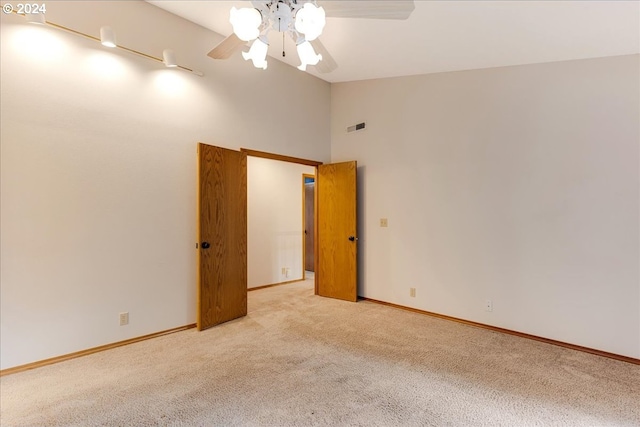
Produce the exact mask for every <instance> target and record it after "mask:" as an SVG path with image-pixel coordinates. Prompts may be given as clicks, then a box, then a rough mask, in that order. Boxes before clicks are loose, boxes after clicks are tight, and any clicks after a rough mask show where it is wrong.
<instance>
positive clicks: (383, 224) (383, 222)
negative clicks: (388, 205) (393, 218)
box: [380, 218, 389, 227]
mask: <svg viewBox="0 0 640 427" xmlns="http://www.w3.org/2000/svg"><path fill="white" fill-rule="evenodd" d="M388 226H389V221H388V220H387V218H380V227H388Z"/></svg>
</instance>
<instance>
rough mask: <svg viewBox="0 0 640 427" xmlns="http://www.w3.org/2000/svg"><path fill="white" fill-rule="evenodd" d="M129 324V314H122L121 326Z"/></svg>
mask: <svg viewBox="0 0 640 427" xmlns="http://www.w3.org/2000/svg"><path fill="white" fill-rule="evenodd" d="M128 324H129V312H128V311H127V312H125V313H120V326H124V325H128Z"/></svg>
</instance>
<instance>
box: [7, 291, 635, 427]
mask: <svg viewBox="0 0 640 427" xmlns="http://www.w3.org/2000/svg"><path fill="white" fill-rule="evenodd" d="M0 404H1V412H0V420H1V424H2V426H38V427H44V426H157V425H162V426H218V425H220V426H232V425H242V426H289V425H292V426H294V425H295V426H306V425H336V426H341V425H361V426H375V425H379V426H411V425H416V426H418V425H419V426H483V425H484V426H639V425H640V367H639V366H636V365H632V364H628V363H624V362H618V361H615V360H610V359H606V358H602V357H598V356H594V355H589V354H585V353H580V352H576V351H573V350H568V349H564V348H560V347H556V346H552V345H548V344H544V343H540V342H536V341H530V340H526V339H522V338H518V337H514V336H509V335H503V334H500V333H497V332H492V331H488V330H484V329H478V328H474V327H470V326H465V325H460V324H457V323H453V322H449V321H446V320H441V319H436V318H432V317H428V316H424V315H420V314H416V313H411V312H406V311H402V310H398V309H395V308H390V307H385V306H380V305H377V304H373V303H369V302H359V303H356V304H354V303H348V302H342V301H336V300H331V299H326V298H321V297H316V296H314V295H313V289H312V284H311V282H310V281H307V282H300V283H295V284H291V285H286V286H279V287H273V288H267V289H263V290H258V291H254V292H250V293H249V315H248V316H247V317H246V318H243V319H239V320H236V321H232V322H229V323H226V324H224V325H221V326H219V327H216V328H213V329H210V330H208V331H205V332H197V331H195V330H193V329H192V330H189V331H185V332H179V333H176V334H172V335H167V336H163V337H160V338H156V339H153V340H148V341H144V342H141V343H137V344H133V345H129V346H125V347H120V348H117V349H114V350H110V351H107V352H102V353H98V354H94V355H91V356H86V357H82V358H78V359H74V360H71V361H67V362H63V363H59V364H56V365H51V366H47V367H43V368H40V369H35V370H31V371H27V372H23V373H19V374H14V375H9V376H6V377H3V378H1V379H0Z"/></svg>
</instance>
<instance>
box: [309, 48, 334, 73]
mask: <svg viewBox="0 0 640 427" xmlns="http://www.w3.org/2000/svg"><path fill="white" fill-rule="evenodd" d="M309 43H311V46H313V48H314V49H315V51H316V53H319V54H320V55H322V61H320V62H318V63H317V64H316V65H314V67H316V70H318V72H319V73H322V74H326V73H330V72H332V71H333V70H335V69H336V68H338V64H336V61H335V59H333V56H331V54H330V53H329V51H328V50H327V48H326V47H324V45H323V44H322V42H321V41H320V40H319V39H315V40H313V41H311V42H309Z"/></svg>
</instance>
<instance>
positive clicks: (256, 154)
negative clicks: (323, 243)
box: [240, 148, 324, 295]
mask: <svg viewBox="0 0 640 427" xmlns="http://www.w3.org/2000/svg"><path fill="white" fill-rule="evenodd" d="M240 151H241V152H243V153H246V155H247V156H251V157H260V158H263V159H271V160H279V161H281V162H288V163H296V164H299V165H305V166H312V167H313V168H314V169H315V172H314V174H313V175H311V174H303V178H302V201H303V203H302V232H303V233H302V280H304V279H305V277H306V275H305V270H304V257H305V245H304V226H305V218H304V197H305V196H304V176H305V175H306V176H309V177H313V179H314V182H316V181H317V179H318V178H317V176H318V166H320V165H322V164H324V163H322V162H319V161H317V160H309V159H302V158H299V157H291V156H284V155H282V154H275V153H268V152H266V151H258V150H252V149H249V148H240ZM317 218H318V192H317V191H315V189H314V191H313V264H314V265H317V264H318V219H317ZM313 277H314V278H313V287H314V293H315V294H316V295H317V294H318V284H317V282H316V279H315V277H316V275H315V274H314V275H313Z"/></svg>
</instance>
